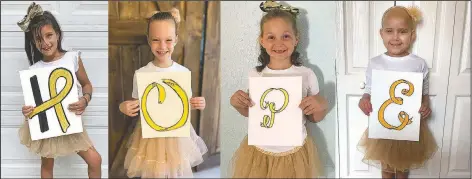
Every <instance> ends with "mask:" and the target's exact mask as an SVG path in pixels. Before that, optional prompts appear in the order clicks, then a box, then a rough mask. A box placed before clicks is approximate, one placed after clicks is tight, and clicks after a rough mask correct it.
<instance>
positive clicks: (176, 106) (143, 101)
mask: <svg viewBox="0 0 472 179" xmlns="http://www.w3.org/2000/svg"><path fill="white" fill-rule="evenodd" d="M136 78H137V83H138V94H139V105H140V108H141V112H140V116H141V127H142V134H143V138H155V137H189V136H190V110H191V109H190V107H191V106H190V98H191V97H192V93H191V73H190V72H138V73H136Z"/></svg>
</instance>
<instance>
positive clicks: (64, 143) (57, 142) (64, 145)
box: [18, 121, 93, 158]
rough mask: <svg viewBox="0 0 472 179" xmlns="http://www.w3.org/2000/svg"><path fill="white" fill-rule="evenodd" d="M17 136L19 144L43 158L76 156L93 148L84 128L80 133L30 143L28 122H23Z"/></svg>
mask: <svg viewBox="0 0 472 179" xmlns="http://www.w3.org/2000/svg"><path fill="white" fill-rule="evenodd" d="M18 135H19V137H20V142H21V144H23V145H25V146H26V147H27V148H28V149H29V151H31V152H33V153H35V154H37V155H39V156H41V157H45V158H56V157H60V156H67V155H71V154H76V153H78V152H80V151H87V150H88V149H90V148H92V147H93V143H92V141H91V140H90V138H89V136H88V134H87V131H86V130H85V128H84V131H83V132H82V133H75V134H70V135H63V136H58V137H52V138H47V139H40V140H35V141H32V140H31V134H30V129H29V125H28V122H27V121H25V122H24V123H23V125H22V126H21V127H20V129H19V130H18Z"/></svg>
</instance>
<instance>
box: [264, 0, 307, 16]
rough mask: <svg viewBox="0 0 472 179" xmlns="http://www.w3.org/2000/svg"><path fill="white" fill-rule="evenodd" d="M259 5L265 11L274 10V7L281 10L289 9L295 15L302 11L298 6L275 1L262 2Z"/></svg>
mask: <svg viewBox="0 0 472 179" xmlns="http://www.w3.org/2000/svg"><path fill="white" fill-rule="evenodd" d="M259 7H260V8H261V10H262V11H264V12H268V11H272V10H274V9H279V10H283V11H287V12H289V13H291V14H292V15H295V16H297V15H298V14H299V13H300V10H299V9H298V8H295V7H290V6H283V5H281V4H279V3H277V2H275V1H266V2H262V3H261V5H259Z"/></svg>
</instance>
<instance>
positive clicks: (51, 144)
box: [18, 3, 102, 178]
mask: <svg viewBox="0 0 472 179" xmlns="http://www.w3.org/2000/svg"><path fill="white" fill-rule="evenodd" d="M27 13H28V14H27V15H26V16H25V18H24V19H23V20H21V21H20V22H18V26H20V28H21V29H22V30H23V31H24V32H25V52H26V55H27V56H28V60H29V63H30V65H31V66H30V67H29V69H37V68H43V67H51V66H66V65H73V66H74V68H75V74H76V75H77V79H78V81H79V83H80V84H79V83H76V84H77V89H79V95H80V93H81V92H83V96H81V97H80V98H79V101H77V102H75V103H72V104H70V105H69V106H68V109H69V110H70V111H72V112H75V114H77V115H81V114H82V113H83V112H84V111H85V108H86V107H87V105H88V104H89V103H90V100H91V99H92V84H91V83H90V81H89V79H88V77H87V73H86V72H85V69H84V66H83V64H82V60H81V58H80V54H81V52H80V51H77V52H68V51H65V50H63V49H62V31H61V28H60V26H59V24H58V22H57V21H56V18H54V16H53V15H52V14H51V12H49V11H43V10H42V8H41V7H40V6H39V5H37V4H35V3H32V4H31V5H30V6H29V7H28V12H27ZM33 109H34V107H33V106H23V108H22V112H23V115H24V116H25V122H24V123H23V125H22V126H21V127H20V129H19V136H20V141H21V143H22V144H23V145H25V146H26V147H28V148H29V150H30V151H32V152H34V153H36V154H38V155H39V156H41V178H52V176H53V167H54V158H56V157H59V156H66V155H70V154H74V153H77V154H79V156H80V157H82V158H83V159H84V160H85V162H86V163H87V164H88V175H89V177H90V178H100V177H101V162H102V159H101V157H100V154H98V152H97V151H96V150H95V148H94V146H93V144H92V141H91V140H90V139H89V137H88V135H87V132H86V131H85V128H84V132H82V133H76V134H70V135H64V136H59V137H53V138H47V139H41V140H36V141H32V140H31V135H30V131H29V125H28V117H27V116H28V115H29V114H30V113H31V112H32V111H33Z"/></svg>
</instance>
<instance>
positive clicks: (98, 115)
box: [1, 1, 108, 178]
mask: <svg viewBox="0 0 472 179" xmlns="http://www.w3.org/2000/svg"><path fill="white" fill-rule="evenodd" d="M30 3H31V2H27V1H10V2H5V1H2V2H1V5H2V6H1V119H2V120H1V144H2V150H1V152H2V153H1V158H2V159H1V164H2V166H1V170H2V172H1V173H2V174H1V177H2V178H4V177H35V178H36V177H40V162H41V161H40V157H39V156H36V155H35V154H32V153H29V151H28V149H27V148H26V147H25V146H23V145H21V144H20V141H19V138H18V128H19V126H20V124H22V122H23V117H22V114H21V107H22V106H23V104H24V100H23V96H22V91H21V84H20V80H19V79H20V77H19V75H18V74H19V73H18V71H19V70H25V69H27V68H28V66H29V64H28V59H27V57H26V53H25V51H24V33H23V32H22V31H21V29H20V28H19V27H18V26H17V25H16V22H18V21H19V20H21V19H22V18H23V17H24V15H25V14H26V10H27V8H28V6H29V5H30ZM37 3H38V4H40V5H41V6H42V7H43V9H44V10H50V11H51V12H52V13H53V14H54V15H55V16H56V18H57V19H58V21H59V23H60V25H61V28H62V30H63V31H64V38H63V47H64V49H65V50H81V51H82V60H83V63H84V66H85V69H86V71H87V73H88V76H89V79H90V80H91V82H92V85H93V86H94V93H93V100H92V101H91V103H90V104H89V106H88V107H87V110H86V112H85V113H84V114H83V118H82V119H83V120H84V123H85V127H86V129H87V132H88V133H89V136H90V138H91V139H92V141H93V143H94V144H95V147H96V148H97V150H98V152H99V153H100V154H101V156H102V161H103V162H102V177H108V2H106V1H99V2H80V1H70V2H60V1H56V2H54V1H50V2H45V1H41V2H37ZM54 167H55V168H54V176H55V177H67V178H69V177H87V165H86V163H85V162H84V161H83V160H82V158H80V157H79V156H78V155H73V156H68V157H62V158H59V159H57V160H56V162H55V166H54Z"/></svg>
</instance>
